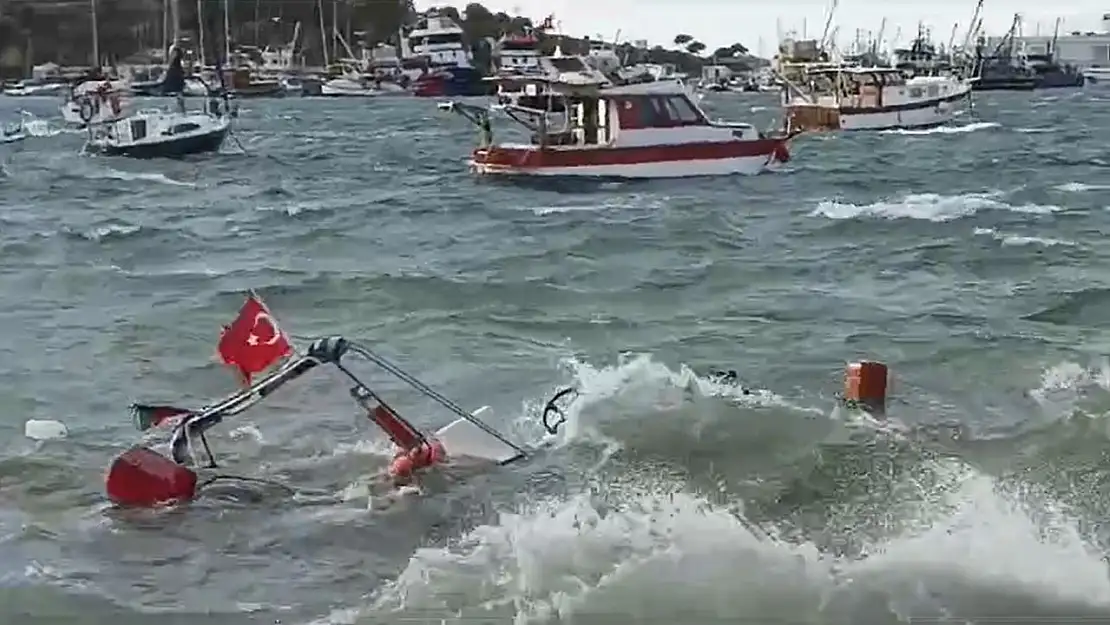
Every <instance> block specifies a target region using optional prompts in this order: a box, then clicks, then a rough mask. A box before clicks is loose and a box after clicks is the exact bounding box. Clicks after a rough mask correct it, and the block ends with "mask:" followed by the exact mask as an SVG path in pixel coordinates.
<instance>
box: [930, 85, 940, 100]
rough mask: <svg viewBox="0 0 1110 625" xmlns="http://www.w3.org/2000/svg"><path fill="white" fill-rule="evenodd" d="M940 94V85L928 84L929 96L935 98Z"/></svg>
mask: <svg viewBox="0 0 1110 625" xmlns="http://www.w3.org/2000/svg"><path fill="white" fill-rule="evenodd" d="M938 95H940V87H938V86H936V85H929V97H930V98H935V97H937V96H938Z"/></svg>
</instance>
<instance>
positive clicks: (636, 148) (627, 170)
mask: <svg viewBox="0 0 1110 625" xmlns="http://www.w3.org/2000/svg"><path fill="white" fill-rule="evenodd" d="M541 62H542V63H543V65H544V66H545V67H547V68H548V71H547V72H546V73H545V74H544V75H541V76H516V77H512V78H495V79H494V80H495V81H498V82H501V83H502V84H501V85H500V88H499V96H498V100H499V103H498V104H494V105H490V106H488V107H480V106H476V105H472V104H465V103H462V102H455V101H451V102H443V103H441V104H440V108H441V109H442V110H445V111H451V112H455V113H458V114H460V115H461V116H463V117H464V118H466V119H468V120H469V121H471V122H472V123H474V124H475V125H476V126H477V127H478V128H479V130H480V133H481V142H480V145H479V146H478V148H477V149H475V150H474V151H473V153H472V154H471V158H470V166H471V168H472V169H473V170H474V171H475V172H477V173H480V174H489V175H509V176H578V177H593V178H608V177H616V178H682V177H691V176H716V175H728V174H756V173H759V172H761V171H764V170H765V169H768V168H769V167H772V166H773V165H775V164H777V163H780V162H785V161H787V160H789V158H790V155H789V152H788V150H787V143H788V142H789V140H790V136H789V135H786V134H778V133H775V134H765V133H763V132H760V131H759V130H757V129H756V128H755V127H754V126H752V125H751V124H746V123H729V122H721V121H711V120H710V119H709V117H708V116H707V115H706V114H705V112H704V111H702V109H701V108H700V107H699V106H698V104H697V103H696V102H695V101H694V99H693V98H691V96H690V90H689V89H688V88H687V87H686V86H685V84H684V83H683V82H682V81H681V80H677V79H676V80H660V81H654V82H644V83H634V84H621V83H620V82H619V81H618V80H615V79H614V77H611V76H608V75H606V74H604V73H602V72H601V71H599V70H598V69H596V68H594V67H592V66H591V65H590V64H588V63H586V62H585V61H584V60H583V59H582V58H581V57H574V56H557V57H547V58H545V59H542V60H541ZM492 112H500V113H504V114H505V115H506V116H507V117H508V118H509V119H511V120H513V121H515V122H516V123H518V124H520V125H522V126H524V127H525V128H526V129H528V130H529V131H530V132H531V133H532V135H531V138H530V141H529V143H495V142H494V140H493V130H492V123H491V120H490V114H491V113H492Z"/></svg>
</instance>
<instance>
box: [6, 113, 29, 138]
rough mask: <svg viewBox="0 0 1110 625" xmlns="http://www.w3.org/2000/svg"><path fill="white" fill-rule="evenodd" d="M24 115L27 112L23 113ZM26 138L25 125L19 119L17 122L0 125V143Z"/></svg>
mask: <svg viewBox="0 0 1110 625" xmlns="http://www.w3.org/2000/svg"><path fill="white" fill-rule="evenodd" d="M23 115H24V116H26V115H27V113H24V114H23ZM26 138H27V126H26V124H24V122H23V120H22V119H20V120H19V122H18V123H16V124H12V125H10V126H5V127H0V143H17V142H19V141H23V140H24V139H26Z"/></svg>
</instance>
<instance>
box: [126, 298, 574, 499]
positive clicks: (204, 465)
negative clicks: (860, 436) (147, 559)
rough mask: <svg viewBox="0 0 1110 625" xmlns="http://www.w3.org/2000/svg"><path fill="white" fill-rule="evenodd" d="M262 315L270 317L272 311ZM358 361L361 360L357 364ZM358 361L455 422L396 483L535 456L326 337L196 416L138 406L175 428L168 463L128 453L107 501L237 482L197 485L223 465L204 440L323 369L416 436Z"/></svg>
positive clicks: (400, 459)
mask: <svg viewBox="0 0 1110 625" xmlns="http://www.w3.org/2000/svg"><path fill="white" fill-rule="evenodd" d="M264 316H265V317H267V318H269V315H268V313H267V314H266V315H264ZM257 319H258V316H254V317H252V320H253V322H254V323H257ZM273 327H274V326H273V325H272V324H271V328H273ZM271 331H274V330H271ZM274 332H276V331H274ZM274 336H277V334H276V333H275V335H274ZM352 356H353V357H356V358H355V359H354V360H352V358H351V357H352ZM359 360H361V361H363V362H366V363H369V364H371V365H373V366H374V367H375V368H376V369H378V370H381V371H384V372H386V373H389V374H390V375H393V376H394V377H396V378H397V379H399V380H401V381H402V382H404V383H406V384H408V385H410V386H411V387H413V388H414V389H416V390H417V391H418V392H420V393H422V394H423V395H425V396H427V397H428V398H429V399H431V400H432V401H434V402H436V403H438V404H439V405H441V406H443V407H444V408H446V409H447V410H448V411H450V412H451V413H453V414H454V415H455V416H456V417H457V418H456V419H455V420H454V421H452V422H451V423H449V424H448V425H446V426H445V427H443V428H440V429H439V430H437V431H436V432H435V433H434V434H430V435H425V434H417V435H415V436H419V438H420V439H421V445H418V446H416V447H415V448H413V449H406V450H403V451H404V453H403V454H398V456H397V457H396V458H394V461H393V463H392V464H391V473H393V474H394V476H395V477H396V476H397V475H398V474H400V473H403V472H404V471H405V470H409V471H411V470H412V469H413V464H414V463H418V462H422V463H424V465H423V467H417V468H424V469H427V468H430V466H431V465H434V464H440V463H443V462H447V461H449V459H459V458H471V459H476V460H478V461H484V462H489V463H496V464H508V463H511V462H514V461H517V460H520V459H522V458H524V457H526V456H527V455H529V453H530V452H529V451H527V450H525V449H524V448H523V447H521V446H520V445H517V444H515V443H513V442H511V441H510V440H508V439H507V438H505V437H504V436H503V435H501V434H500V433H498V432H497V431H496V430H494V429H493V428H491V427H490V426H489V425H487V424H486V423H484V422H482V421H481V420H479V419H478V417H477V416H475V415H476V414H477V413H479V412H481V411H482V410H484V409H480V410H477V411H474V412H469V411H466V410H464V409H462V408H460V407H459V406H458V405H457V404H455V403H454V402H452V401H451V400H450V399H447V398H446V397H444V396H443V395H441V394H439V393H438V392H436V391H435V390H433V389H432V388H430V387H429V386H427V385H426V384H424V383H423V382H421V381H420V380H418V379H416V378H415V377H414V376H412V375H410V374H409V373H407V372H405V371H404V370H402V369H400V368H399V367H397V366H396V365H394V364H393V363H392V362H390V361H388V360H386V359H385V358H383V357H381V356H380V355H378V354H377V353H375V352H374V351H373V350H372V349H370V348H369V347H366V346H365V345H362V344H359V343H357V342H354V341H349V340H347V339H344V338H342V337H328V338H322V339H318V340H316V341H314V342H313V343H312V344H311V345H310V346H309V347H308V348H307V349H306V350H305V353H304V355H301V356H299V357H292V358H290V359H289V360H287V361H286V362H285V363H284V364H282V365H281V366H280V367H278V368H277V369H276V370H274V371H273V372H272V373H270V374H269V375H267V376H266V377H264V378H261V379H259V380H258V381H257V382H255V383H254V384H252V385H251V386H249V387H248V388H245V389H243V390H241V391H239V392H237V393H233V394H231V395H229V396H227V397H225V398H223V399H221V400H219V401H216V402H213V403H211V404H209V405H208V406H205V407H204V408H200V409H196V410H192V409H187V408H177V407H174V406H165V405H149V404H141V405H140V404H136V405H133V406H132V415H133V417H134V419H135V424H136V426H137V427H138V428H139V429H140V430H144V431H145V430H149V429H151V428H153V427H157V426H159V425H168V424H171V423H172V424H173V431H172V434H171V436H170V441H169V451H170V457H166V456H164V455H162V454H160V453H158V452H156V451H154V450H152V449H150V448H148V447H144V446H137V447H132V448H131V449H129V450H127V451H126V452H124V453H123V454H121V455H120V456H119V457H117V458H116V460H115V461H114V462H113V463H112V465H111V467H110V469H109V472H108V476H107V479H106V483H105V488H106V491H107V495H108V498H109V499H110V500H111V501H112V502H114V503H115V504H117V505H120V506H132V507H152V506H158V505H164V504H170V503H175V502H182V501H188V500H191V499H193V498H195V497H196V496H197V494H198V490H199V489H200V488H201V487H202V486H203V485H204V484H207V483H210V482H211V481H213V480H215V479H218V478H222V479H235V478H233V477H231V476H226V475H222V474H221V475H219V476H211V477H209V478H208V479H206V480H204V481H201V480H200V479H199V475H198V471H204V470H206V469H214V468H216V466H217V463H216V459H215V456H214V455H213V453H212V450H211V447H210V445H209V443H208V440H207V437H206V434H207V433H208V432H209V431H210V430H211V429H212V428H213V427H215V426H217V425H219V424H220V423H222V422H223V421H224V419H226V418H229V417H232V416H234V415H238V414H240V413H242V412H244V411H246V410H248V409H250V408H252V407H253V406H255V405H257V404H258V403H259V402H261V401H262V400H263V399H265V398H266V397H269V396H270V395H271V394H272V393H273V392H275V391H276V390H277V389H279V388H280V387H282V386H284V385H285V384H287V383H288V382H290V381H292V380H294V379H296V378H299V377H300V376H302V375H304V374H305V373H307V372H308V371H311V370H313V369H316V368H317V367H319V366H321V365H332V366H334V367H335V368H336V369H338V370H339V371H340V372H341V373H342V374H343V375H345V376H346V377H347V379H348V380H350V382H351V383H352V385H353V386H352V388H351V389H350V394H351V396H352V397H353V398H354V399H355V400H356V402H358V403H359V404H360V405H361V406H363V407H364V408H366V409H367V411H368V412H369V413H370V414H369V415H368V416H370V418H371V419H372V420H374V421H375V422H376V423H378V425H380V426H381V427H382V428H383V429H385V430H386V431H387V433H389V434H390V435H391V437H392V436H393V432H392V431H391V428H393V427H396V428H401V429H407V430H410V431H416V432H418V431H419V430H416V428H415V427H413V426H412V425H411V424H410V423H408V422H407V421H406V420H404V419H403V418H402V417H401V416H400V415H399V414H398V413H397V411H396V410H394V409H393V408H392V407H391V406H389V405H388V404H386V403H385V402H384V401H383V400H382V399H381V398H380V396H378V395H377V394H376V393H375V392H374V391H373V390H371V389H370V387H369V386H367V385H366V384H365V383H364V382H363V381H362V379H361V378H360V377H359V376H358V375H356V374H355V372H354V371H355V370H356V367H355V366H354V365H355V363H357V362H358V361H359ZM558 399H560V398H556V399H555V400H553V401H552V402H549V405H554V404H555V403H557V401H558ZM545 418H546V417H545ZM256 481H257V480H256Z"/></svg>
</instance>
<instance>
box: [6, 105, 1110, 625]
mask: <svg viewBox="0 0 1110 625" xmlns="http://www.w3.org/2000/svg"><path fill="white" fill-rule="evenodd" d="M1108 100H1110V96H1107V95H1105V94H1103V95H1101V96H1100V95H1099V93H1098V92H1093V91H1092V92H1076V93H1067V92H1061V93H1058V94H1051V95H1043V94H1036V95H1032V96H1030V95H1026V94H1020V95H1005V94H1004V95H982V96H978V97H977V104H976V111H975V114H974V116H973V117H970V116H969V117H967V118H964V119H961V120H960V121H959V122H957V123H955V124H953V125H952V126H950V127H948V128H943V129H939V130H934V131H929V132H902V133H887V134H876V135H851V136H849V135H843V136H835V137H832V136H829V137H820V138H805V139H802V140H801V141H799V142H798V144H797V145H796V147H795V149H794V156H795V158H794V160H793V161H792V162H791V163H790V165H789V167H788V169H787V170H786V171H784V172H780V173H775V174H770V175H763V176H758V177H752V178H731V179H708V180H688V181H665V182H646V183H606V184H603V185H600V186H598V185H588V186H576V185H566V186H563V187H562V188H558V189H544V188H520V187H514V186H509V185H504V184H494V183H489V182H483V181H477V180H475V179H473V178H471V177H470V176H469V175H468V174H467V173H466V172H465V171H464V167H463V166H462V158H463V156H464V154H465V152H466V151H467V150H468V149H469V147H470V143H471V142H472V141H473V139H474V132H473V129H472V128H470V127H469V126H467V125H466V124H464V123H463V122H462V121H461V120H456V119H452V118H445V117H442V116H440V115H439V114H438V113H437V112H436V111H435V110H434V104H433V103H431V102H414V101H400V100H395V101H386V100H382V101H375V102H371V103H351V102H328V101H312V100H288V101H283V102H281V101H279V102H264V101H259V102H250V103H248V104H247V105H246V107H245V109H244V116H243V118H242V120H241V126H240V130H239V133H238V137H239V139H240V140H241V141H242V143H243V145H244V146H245V148H246V150H247V151H248V152H249V154H248V155H242V154H235V152H236V149H235V147H234V146H229V148H228V150H227V151H228V154H227V155H223V156H220V157H218V158H214V159H208V160H203V161H199V162H185V163H178V162H160V163H140V162H130V161H124V160H112V159H96V158H86V157H80V156H77V155H76V152H77V150H78V148H79V146H80V143H81V137H80V135H76V134H67V133H61V134H54V133H53V131H52V130H51V129H50V128H49V127H47V125H46V124H45V123H43V124H37V125H36V126H35V128H33V130H34V131H35V132H36V134H39V135H44V136H39V137H36V138H33V139H31V140H28V141H27V142H25V143H24V144H22V145H21V146H17V147H13V146H6V147H5V148H2V149H4V152H2V153H0V155H2V158H3V159H4V160H3V173H2V174H0V286H2V288H3V294H4V295H3V298H2V299H0V318H2V323H0V346H2V348H3V351H4V353H3V358H2V360H0V374H2V375H3V379H4V380H5V384H4V385H2V386H0V393H2V399H3V406H4V411H3V416H2V418H0V428H2V430H0V431H2V432H3V434H4V441H5V442H4V443H3V444H2V445H0V620H3V621H9V620H10V621H12V622H17V621H18V622H19V623H20V624H21V625H29V624H32V623H57V622H65V621H67V620H71V621H72V619H80V622H82V623H114V624H118V625H123V624H128V623H160V624H163V623H201V622H203V623H209V622H213V619H216V621H218V622H220V623H227V624H234V623H274V622H281V623H286V624H288V623H304V624H308V623H319V624H323V623H401V622H413V623H441V622H442V623H458V622H474V623H518V624H523V623H544V622H561V623H576V624H592V623H599V624H600V623H616V622H620V623H629V622H634V623H678V622H682V623H688V624H689V625H700V624H703V623H705V624H708V623H761V624H762V623H766V624H771V623H791V624H793V623H814V624H816V623H822V624H824V623H828V624H838V625H839V624H844V625H848V624H853V625H864V624H883V623H897V622H904V620H905V619H909V618H911V617H913V618H916V619H920V621H921V622H951V623H988V622H989V623H1027V622H1030V619H1034V620H1036V621H1038V622H1046V623H1047V622H1055V623H1060V622H1067V621H1068V620H1071V621H1074V620H1076V619H1081V618H1089V619H1094V620H1098V619H1107V618H1110V579H1108V575H1107V565H1106V563H1105V562H1104V559H1105V553H1106V551H1107V549H1108V548H1110V535H1107V534H1106V531H1105V529H1104V525H1103V523H1102V521H1103V519H1104V518H1106V516H1107V513H1110V483H1108V482H1107V480H1106V478H1105V477H1104V476H1105V472H1106V470H1107V469H1108V468H1110V460H1108V459H1107V456H1106V450H1107V449H1108V448H1110V440H1108V439H1110V429H1108V422H1107V421H1106V420H1105V414H1106V412H1107V410H1110V393H1108V392H1107V390H1108V389H1110V365H1108V364H1107V361H1106V355H1107V353H1108V351H1110V345H1108V341H1107V338H1106V337H1107V335H1106V331H1105V329H1104V328H1105V326H1106V320H1107V318H1110V244H1107V243H1106V240H1105V237H1104V236H1103V233H1104V232H1105V231H1107V230H1108V229H1110V212H1108V209H1110V152H1108V149H1107V147H1106V146H1107V144H1108V139H1110V113H1108V112H1107V101H1108ZM771 105H772V102H771V101H770V99H769V98H766V97H756V98H748V97H743V98H742V97H741V96H731V97H729V98H726V97H717V98H716V99H712V97H711V99H709V100H707V101H706V106H707V107H708V108H710V110H711V112H712V113H713V114H715V115H720V116H723V117H729V118H738V117H743V118H751V117H754V118H755V119H756V120H757V121H759V122H760V123H766V122H768V121H769V117H768V115H769V114H770V112H771V111H770V108H769V107H770V106H771ZM17 106H22V107H28V108H31V110H32V111H33V112H36V113H37V114H39V115H40V116H43V117H45V116H48V115H50V114H51V113H52V112H53V109H52V106H53V103H52V102H49V101H40V102H28V101H26V100H23V101H15V100H6V101H3V100H0V118H9V117H11V116H13V115H14V111H15V110H16V107H17ZM45 135H53V136H45ZM252 287H253V288H256V289H258V291H259V292H260V293H261V294H262V295H263V297H264V298H265V299H266V300H267V302H268V303H269V304H270V306H271V308H272V309H273V310H274V311H275V313H276V314H277V315H278V316H279V318H280V319H281V320H282V321H283V322H284V325H285V327H286V328H287V329H288V330H290V331H292V332H293V333H295V334H299V335H319V334H325V333H339V334H344V335H347V336H351V337H357V338H360V339H364V340H366V341H367V342H370V343H372V344H374V345H376V346H379V347H381V349H382V350H383V351H384V352H386V353H388V354H390V355H391V356H393V357H395V358H396V360H397V361H399V362H400V363H402V364H403V365H404V366H406V367H407V368H409V369H410V370H412V371H413V372H415V373H417V374H418V375H419V376H421V377H422V378H424V379H425V380H426V381H428V382H429V383H432V384H433V385H435V386H437V387H438V388H440V389H441V390H443V391H444V392H445V393H446V394H448V395H449V396H451V397H453V398H455V399H456V400H457V401H458V402H459V403H461V404H463V405H465V406H475V407H476V406H481V405H490V406H491V413H490V414H493V415H496V416H494V417H493V418H491V421H492V422H493V423H495V424H496V425H498V426H499V427H503V428H506V429H507V430H509V431H511V432H512V433H513V435H514V436H515V437H516V438H517V439H518V440H521V441H524V442H527V443H529V444H533V445H539V444H541V443H546V444H548V445H549V447H548V448H547V450H546V451H544V452H542V453H540V454H538V455H537V456H536V457H534V458H532V459H531V460H530V461H529V462H528V463H526V464H524V465H519V466H516V467H506V468H501V469H493V470H486V469H481V468H473V467H469V468H458V469H452V470H450V471H448V472H447V473H446V474H444V475H440V476H437V477H435V478H434V479H430V480H429V482H428V483H426V484H425V485H424V489H425V493H424V494H423V495H410V496H405V497H393V496H390V495H388V493H387V492H386V491H385V490H384V489H383V488H381V485H380V484H379V483H378V481H377V478H376V477H375V476H376V475H378V474H379V473H380V471H381V470H382V469H383V468H384V466H385V463H386V462H387V456H388V448H387V446H386V445H385V444H384V443H383V442H382V440H381V439H380V437H379V436H378V435H377V434H376V433H375V432H373V431H371V430H370V429H369V428H368V427H366V426H365V425H364V424H363V423H362V422H361V420H360V418H359V417H358V415H357V414H356V411H355V409H354V406H353V405H352V404H351V403H350V401H349V399H348V398H347V397H346V388H345V387H344V386H343V384H342V383H341V380H339V379H338V378H336V377H334V376H328V375H323V374H320V375H317V376H315V377H314V378H312V379H311V380H308V381H302V382H299V383H298V385H297V388H296V390H290V391H289V392H285V393H282V394H280V395H278V396H277V397H276V398H274V400H273V401H271V402H269V403H268V404H267V405H266V406H265V407H264V408H263V409H260V410H256V411H254V412H252V413H249V414H247V415H245V416H244V417H243V418H242V419H241V420H240V421H238V422H236V423H234V424H233V425H232V427H229V428H228V431H226V432H223V433H221V434H217V435H216V436H214V437H213V444H214V446H215V447H216V449H217V450H218V452H220V453H222V454H224V455H225V459H226V460H227V464H228V466H229V467H230V468H233V469H235V470H237V471H240V472H243V473H248V474H251V475H259V476H270V477H277V478H280V479H282V480H283V481H285V482H286V483H288V484H290V485H291V486H293V487H295V488H297V489H299V490H300V491H301V492H300V493H299V494H298V496H297V497H296V498H294V499H290V498H288V497H287V496H285V495H283V494H282V493H280V492H265V491H263V492H259V493H257V496H256V497H254V498H247V499H246V500H243V499H241V498H240V499H238V500H234V499H228V498H227V497H210V498H207V499H204V500H202V501H200V502H198V503H196V504H194V505H191V506H188V507H185V508H181V509H177V510H173V511H169V512H164V513H160V514H140V515H134V514H121V513H119V512H113V511H110V510H108V509H107V508H106V506H105V504H104V501H103V497H102V494H101V490H102V484H101V480H102V477H103V471H104V468H105V467H106V465H107V463H108V462H109V461H110V459H111V458H112V457H113V456H114V455H115V454H116V453H118V452H119V451H121V450H122V449H124V448H126V447H127V446H129V445H131V444H133V443H135V442H137V441H139V439H140V437H139V435H138V433H136V432H135V431H134V430H133V429H132V427H131V425H130V422H129V419H128V417H127V415H126V414H125V408H126V405H127V404H128V403H129V402H130V401H132V400H137V399H138V400H148V401H151V400H155V401H168V402H178V401H180V402H188V401H193V402H199V401H202V400H203V399H205V398H211V397H213V396H215V395H217V394H219V393H223V392H227V391H229V390H230V389H231V388H232V386H233V380H232V379H231V378H230V376H228V375H227V373H226V371H224V370H223V369H222V368H220V367H218V366H217V365H216V364H214V363H213V362H212V360H211V355H212V351H213V347H214V343H215V339H216V335H217V332H218V329H219V327H220V325H221V324H223V323H226V322H227V321H228V320H229V319H230V318H231V316H232V315H233V314H234V312H235V310H236V308H237V307H238V305H239V304H240V303H241V301H242V291H243V290H244V289H248V288H252ZM864 356H867V357H874V358H878V359H881V360H883V361H885V362H888V363H889V364H890V365H891V367H892V369H893V371H894V376H895V382H894V387H893V392H894V394H895V396H896V400H895V402H894V404H893V405H892V416H893V417H894V418H895V420H896V422H897V423H894V424H893V425H886V426H880V425H878V424H876V423H873V422H868V421H867V420H864V419H862V418H860V417H859V416H858V415H852V414H849V413H846V412H845V411H841V410H837V409H836V408H835V400H834V395H835V393H836V392H837V390H838V389H839V382H840V374H841V370H842V367H843V365H844V362H845V361H847V360H852V359H856V358H859V357H864ZM713 366H724V367H729V368H734V369H737V370H739V371H740V372H741V376H742V377H743V379H744V380H745V382H746V383H747V384H748V385H749V386H752V387H754V388H757V389H763V390H760V391H757V392H756V393H754V394H753V395H750V396H743V395H740V394H739V393H737V392H735V391H732V390H730V389H727V388H722V387H720V386H716V385H714V384H712V383H709V382H707V381H706V380H704V379H701V378H698V377H697V376H696V375H695V373H694V372H704V371H706V370H707V368H709V367H713ZM375 380H376V382H377V384H378V385H380V387H381V390H383V392H385V393H386V396H387V397H389V398H390V399H392V400H393V401H394V403H396V404H397V406H398V407H399V408H400V409H402V410H403V411H405V412H407V413H409V414H411V415H414V416H415V418H416V419H417V420H418V421H420V422H421V423H422V424H425V425H428V426H432V425H437V424H442V423H445V422H446V421H447V419H448V415H445V414H442V413H441V412H437V411H435V410H433V409H432V407H431V405H430V404H428V402H427V401H426V400H424V399H422V398H420V397H417V396H415V395H414V394H413V393H412V392H410V391H408V390H406V389H403V388H401V387H399V386H398V385H397V384H396V383H395V382H393V381H392V380H389V379H387V378H385V377H381V376H378V377H376V378H375ZM571 382H574V383H577V384H579V385H581V386H582V387H583V389H584V396H583V399H582V400H580V402H579V403H578V404H576V406H575V408H574V410H573V415H572V421H571V423H570V424H569V427H568V428H567V429H566V430H565V431H564V432H563V433H562V434H561V435H560V436H558V437H554V438H551V437H548V439H545V437H544V436H543V435H542V430H541V429H540V427H539V425H538V423H537V422H536V412H537V409H536V407H537V405H538V404H540V403H542V402H543V401H544V399H545V398H546V397H547V396H548V395H549V394H550V393H551V392H552V391H553V390H554V389H556V388H557V387H559V386H561V385H565V384H568V383H571ZM29 418H51V419H60V420H62V421H64V422H66V423H67V424H68V425H69V427H70V430H71V432H70V436H69V438H68V439H66V440H62V441H51V442H48V443H45V444H41V445H36V444H35V443H32V442H30V441H27V440H26V439H24V438H23V437H22V425H23V423H24V421H25V420H26V419H29ZM899 424H900V425H899Z"/></svg>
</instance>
